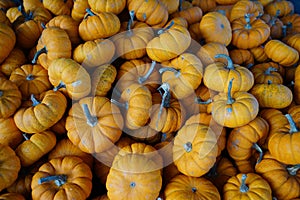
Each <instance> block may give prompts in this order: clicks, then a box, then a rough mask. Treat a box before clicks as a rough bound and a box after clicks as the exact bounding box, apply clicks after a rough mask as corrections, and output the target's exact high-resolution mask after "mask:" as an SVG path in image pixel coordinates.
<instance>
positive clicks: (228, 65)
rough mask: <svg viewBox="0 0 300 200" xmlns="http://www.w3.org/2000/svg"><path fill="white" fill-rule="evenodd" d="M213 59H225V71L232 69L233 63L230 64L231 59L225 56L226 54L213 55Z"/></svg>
mask: <svg viewBox="0 0 300 200" xmlns="http://www.w3.org/2000/svg"><path fill="white" fill-rule="evenodd" d="M215 58H225V59H226V61H227V66H226V68H227V69H234V65H233V62H232V60H231V58H230V57H229V56H228V55H226V54H217V55H215Z"/></svg>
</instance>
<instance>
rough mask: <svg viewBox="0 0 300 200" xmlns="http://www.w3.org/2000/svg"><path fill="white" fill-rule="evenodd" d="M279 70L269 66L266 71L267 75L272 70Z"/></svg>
mask: <svg viewBox="0 0 300 200" xmlns="http://www.w3.org/2000/svg"><path fill="white" fill-rule="evenodd" d="M277 71H278V70H277V69H276V68H275V67H268V69H267V70H266V71H265V74H266V75H270V74H271V72H277Z"/></svg>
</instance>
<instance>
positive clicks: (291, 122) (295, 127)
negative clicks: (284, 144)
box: [284, 114, 299, 134]
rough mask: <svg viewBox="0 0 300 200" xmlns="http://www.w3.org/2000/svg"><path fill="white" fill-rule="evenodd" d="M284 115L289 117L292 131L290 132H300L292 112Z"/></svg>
mask: <svg viewBox="0 0 300 200" xmlns="http://www.w3.org/2000/svg"><path fill="white" fill-rule="evenodd" d="M284 116H285V117H286V118H287V120H288V122H289V124H290V131H289V132H290V133H291V134H293V133H296V132H299V130H298V128H297V126H296V123H295V122H294V120H293V118H292V116H291V115H290V114H285V115H284Z"/></svg>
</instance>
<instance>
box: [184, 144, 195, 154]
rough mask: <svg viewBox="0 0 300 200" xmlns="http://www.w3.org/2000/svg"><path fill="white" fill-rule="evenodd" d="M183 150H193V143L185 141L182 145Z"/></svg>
mask: <svg viewBox="0 0 300 200" xmlns="http://www.w3.org/2000/svg"><path fill="white" fill-rule="evenodd" d="M183 148H184V150H185V151H186V152H187V153H189V152H191V151H192V150H193V145H192V143H191V142H187V143H185V144H184V145H183Z"/></svg>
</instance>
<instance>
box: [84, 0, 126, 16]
mask: <svg viewBox="0 0 300 200" xmlns="http://www.w3.org/2000/svg"><path fill="white" fill-rule="evenodd" d="M87 2H88V4H89V6H90V7H91V9H92V10H94V11H96V12H112V13H114V14H116V15H117V14H119V13H121V12H122V11H123V10H124V9H125V6H126V0H100V1H99V0H88V1H87Z"/></svg>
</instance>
